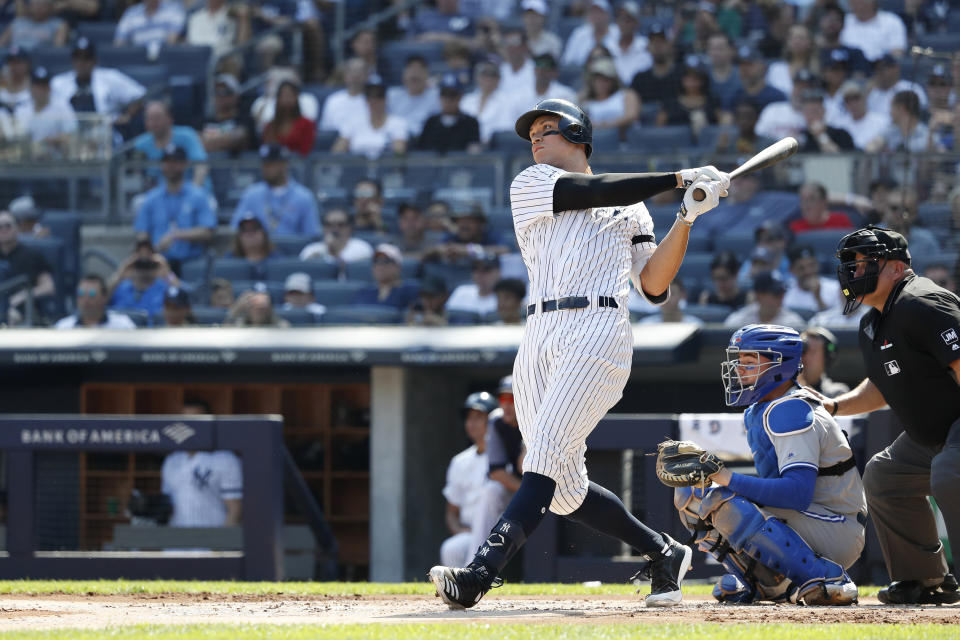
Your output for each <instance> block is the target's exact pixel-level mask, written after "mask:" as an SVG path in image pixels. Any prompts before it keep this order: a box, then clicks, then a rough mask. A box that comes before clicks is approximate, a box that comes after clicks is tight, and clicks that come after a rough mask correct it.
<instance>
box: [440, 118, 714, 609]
mask: <svg viewBox="0 0 960 640" xmlns="http://www.w3.org/2000/svg"><path fill="white" fill-rule="evenodd" d="M516 131H517V134H518V135H519V136H520V137H521V138H524V139H525V140H529V141H530V143H531V150H532V153H533V159H534V161H535V163H536V164H534V165H533V166H530V167H528V168H527V169H525V170H524V171H522V172H521V173H520V174H519V175H518V176H517V177H516V178H515V179H514V181H513V184H512V185H511V187H510V202H511V206H512V209H513V220H514V228H515V230H516V235H517V241H518V244H519V246H520V252H521V254H522V256H523V260H524V263H525V264H526V266H527V271H528V273H529V276H530V289H529V300H530V301H531V304H530V306H529V308H528V310H527V324H526V328H525V330H524V335H523V339H522V341H521V344H520V349H519V351H518V353H517V358H516V361H515V363H514V370H513V387H514V397H515V404H516V413H517V420H518V422H519V425H520V431H521V433H522V435H523V441H524V443H525V444H526V447H527V454H526V457H525V458H524V464H523V477H522V480H521V483H520V488H519V489H518V490H517V492H516V494H515V495H514V497H513V498H512V499H511V501H510V504H509V505H508V506H507V509H506V511H505V512H504V513H503V515H502V516H501V518H500V520H499V522H497V524H496V525H494V527H493V529H492V530H491V532H490V535H489V536H488V537H487V539H486V540H485V541H484V543H483V544H482V545H480V548H479V549H478V550H477V553H476V555H475V556H474V559H473V561H472V562H470V563H469V564H468V565H467V567H465V568H453V567H444V566H437V567H433V568H432V569H431V570H430V574H429V575H430V579H431V580H432V581H433V583H434V585H435V586H436V589H437V594H438V595H439V596H441V597H442V598H443V600H444V602H446V603H447V604H448V605H450V606H453V607H471V606H473V605H475V604H476V603H477V602H479V600H480V598H482V597H483V595H484V594H485V593H486V592H487V591H488V590H489V589H490V588H491V587H492V586H499V584H500V583H501V581H500V578H499V577H498V576H499V573H500V572H501V570H502V569H503V567H504V566H505V565H506V564H507V562H508V561H509V560H510V558H511V557H513V555H514V554H515V553H516V552H517V550H518V549H519V548H520V547H521V546H522V545H523V543H524V541H525V540H526V538H527V536H529V535H530V533H531V532H532V531H533V530H534V529H535V528H536V526H537V525H538V524H539V523H540V521H541V520H542V519H543V517H544V514H545V513H546V511H547V509H550V511H552V512H553V513H556V514H558V515H562V516H565V517H566V518H568V519H570V520H573V521H576V522H580V523H582V524H585V525H587V526H589V527H592V528H593V529H595V530H597V531H600V532H602V533H606V534H608V535H611V536H613V537H616V538H618V539H620V540H622V541H624V542H626V543H628V544H630V545H631V546H633V547H634V548H635V549H637V550H638V551H639V553H640V554H642V555H643V556H645V557H646V559H647V560H648V561H649V562H648V565H647V567H646V568H645V572H646V573H647V574H649V576H650V578H651V581H652V585H651V593H650V595H649V596H647V599H646V603H647V605H648V606H670V605H673V604H677V603H679V602H680V600H681V593H680V582H681V580H682V577H683V574H684V573H685V571H686V570H687V569H688V568H689V565H690V557H691V555H692V551H691V549H690V548H689V547H686V546H683V545H680V544H678V543H676V542H675V541H673V540H672V539H670V537H669V536H667V535H666V534H659V533H656V532H655V531H652V530H651V529H649V528H648V527H646V526H645V525H644V524H643V523H641V522H640V521H639V520H637V519H636V518H635V517H633V515H632V514H631V513H630V512H629V511H627V509H626V507H624V505H623V503H622V502H621V501H620V499H619V498H618V497H617V496H616V495H614V494H613V493H611V492H610V491H607V490H606V489H604V488H603V487H600V486H598V485H597V484H595V483H592V482H590V481H589V480H588V478H587V470H586V466H585V463H584V454H585V452H586V445H585V442H586V439H587V436H588V435H589V434H590V432H591V431H592V430H593V429H594V427H596V425H597V422H598V421H599V420H600V419H601V418H602V417H603V416H604V414H605V413H606V412H607V411H608V410H609V409H610V408H611V407H612V406H613V405H614V404H615V403H616V402H617V401H618V400H619V399H620V397H621V394H622V392H623V387H624V385H625V384H626V381H627V378H628V376H629V374H630V365H631V361H632V358H633V333H632V328H631V325H630V317H629V313H628V310H627V306H626V302H627V295H628V292H629V287H630V283H631V282H632V283H633V285H634V286H635V287H636V289H637V290H638V291H639V292H640V293H641V294H642V295H644V296H646V297H647V298H648V299H649V300H651V301H652V302H654V303H663V302H664V301H665V300H666V299H667V296H668V295H669V283H670V281H671V280H673V278H674V276H675V275H676V273H677V270H678V268H679V267H680V263H681V262H682V260H683V256H684V253H685V251H686V246H687V240H688V238H689V233H690V228H691V227H692V226H693V223H694V221H695V220H696V218H697V216H699V215H701V214H703V213H705V212H707V211H709V210H710V209H712V208H714V207H715V206H716V205H717V203H718V202H719V199H720V197H721V196H724V195H726V188H727V186H728V185H729V177H728V176H727V175H726V174H724V173H722V172H719V171H717V170H716V169H715V168H713V167H701V168H696V169H686V170H683V171H680V172H678V173H648V174H605V175H593V173H592V172H591V170H590V166H589V164H588V162H587V160H588V158H589V157H590V154H591V153H592V127H591V124H590V120H589V118H588V117H587V116H586V114H585V113H584V112H583V111H582V110H581V109H580V108H579V107H578V106H576V105H574V104H572V103H570V102H567V101H565V100H557V99H550V100H544V101H542V102H540V103H539V104H538V105H537V106H536V108H535V109H533V110H531V111H529V112H527V113H525V114H523V115H522V116H520V118H519V119H518V120H517V124H516ZM673 188H686V189H687V191H686V194H685V195H684V199H683V204H682V205H681V207H680V211H679V212H678V214H677V222H675V223H674V225H673V227H672V228H671V229H670V231H669V233H667V235H666V237H665V238H664V239H663V241H662V242H660V243H659V245H658V244H657V242H656V238H655V236H654V231H653V223H652V220H651V218H650V215H649V213H648V212H647V210H646V207H645V206H644V205H643V204H642V201H643V200H644V199H646V198H648V197H650V196H653V195H655V194H657V193H660V192H662V191H666V190H668V189H673ZM694 188H701V189H703V191H704V192H705V194H706V197H705V198H704V199H703V200H701V201H697V200H695V199H694V197H693V196H694V194H693V192H694Z"/></svg>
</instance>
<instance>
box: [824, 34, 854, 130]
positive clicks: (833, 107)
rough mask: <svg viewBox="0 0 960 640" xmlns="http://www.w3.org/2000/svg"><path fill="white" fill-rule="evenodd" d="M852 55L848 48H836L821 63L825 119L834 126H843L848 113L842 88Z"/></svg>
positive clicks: (847, 74)
mask: <svg viewBox="0 0 960 640" xmlns="http://www.w3.org/2000/svg"><path fill="white" fill-rule="evenodd" d="M849 63H850V56H849V54H848V53H847V51H846V49H835V50H834V51H831V52H830V55H829V56H827V58H826V60H824V61H823V62H822V63H821V68H822V69H823V93H824V96H823V108H824V109H825V110H826V115H825V120H826V122H827V123H829V124H830V125H831V126H833V127H841V126H842V121H843V119H844V118H845V117H846V115H847V111H846V108H845V107H844V104H843V94H842V93H841V91H840V90H841V89H842V88H843V85H844V84H845V83H846V82H847V78H848V77H849V73H848V72H849V66H850V64H849Z"/></svg>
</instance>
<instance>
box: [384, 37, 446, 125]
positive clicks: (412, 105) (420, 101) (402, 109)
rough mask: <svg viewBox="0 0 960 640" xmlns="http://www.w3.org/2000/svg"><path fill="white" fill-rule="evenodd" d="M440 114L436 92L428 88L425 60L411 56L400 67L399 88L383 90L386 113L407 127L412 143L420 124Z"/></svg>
mask: <svg viewBox="0 0 960 640" xmlns="http://www.w3.org/2000/svg"><path fill="white" fill-rule="evenodd" d="M439 110H440V91H439V90H438V89H437V88H436V87H432V86H430V66H429V64H428V63H427V60H426V58H424V57H423V56H419V55H413V56H410V57H409V58H407V61H406V64H404V65H403V85H402V86H400V87H390V88H389V89H387V113H389V114H390V115H393V116H396V117H398V118H402V119H403V120H404V121H406V123H407V132H408V134H409V137H410V138H413V139H416V138H417V137H418V136H419V135H420V132H422V131H423V124H424V123H425V122H426V121H427V118H429V117H430V116H431V115H432V114H434V113H436V112H437V111H439Z"/></svg>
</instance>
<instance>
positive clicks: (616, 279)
mask: <svg viewBox="0 0 960 640" xmlns="http://www.w3.org/2000/svg"><path fill="white" fill-rule="evenodd" d="M565 173H567V172H566V171H564V170H563V169H559V168H557V167H554V166H551V165H548V164H537V165H533V166H530V167H527V168H526V169H524V170H523V171H522V172H520V173H519V174H518V175H517V177H516V178H514V180H513V183H512V184H511V185H510V206H511V209H512V210H513V225H514V229H515V230H516V235H517V243H518V244H519V246H520V253H521V255H522V256H523V262H524V264H525V265H526V266H527V271H528V274H529V277H530V289H529V293H528V298H529V300H530V301H531V302H538V301H541V300H554V299H556V298H561V297H564V296H589V297H591V298H594V299H595V298H596V297H597V296H614V297H615V298H616V299H617V301H618V302H619V303H621V304H625V301H626V298H627V296H628V294H629V292H630V270H631V265H632V261H631V257H632V256H631V252H632V251H633V252H638V253H639V254H640V256H641V257H642V259H644V260H645V259H646V258H649V256H650V255H652V254H653V251H654V249H656V246H657V245H656V239H655V237H654V234H653V220H652V219H651V218H650V213H649V212H648V211H647V208H646V206H644V204H643V203H642V202H640V203H637V204H632V205H629V206H626V207H598V208H594V209H583V210H580V211H570V212H564V213H562V214H554V212H553V187H554V184H555V183H556V181H557V179H558V178H559V177H560V176H562V175H563V174H565ZM635 236H649V242H643V243H640V244H637V245H634V244H633V243H632V241H633V238H634V237H635Z"/></svg>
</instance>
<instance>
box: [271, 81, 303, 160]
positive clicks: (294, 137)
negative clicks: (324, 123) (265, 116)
mask: <svg viewBox="0 0 960 640" xmlns="http://www.w3.org/2000/svg"><path fill="white" fill-rule="evenodd" d="M316 135H317V127H316V125H315V124H314V122H313V120H310V119H308V118H306V117H304V115H303V114H302V113H301V111H300V85H299V84H298V83H296V82H294V81H292V80H285V81H283V82H281V83H280V86H279V87H278V88H277V106H276V108H275V110H274V115H273V120H271V121H270V122H268V123H267V126H265V127H264V128H263V133H262V134H261V136H260V137H261V139H262V141H263V143H264V144H279V145H281V146H284V147H286V148H287V149H290V150H291V151H294V152H296V153H299V154H300V155H301V156H306V155H307V154H308V153H310V151H311V150H312V149H313V140H314V138H315V137H316Z"/></svg>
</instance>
